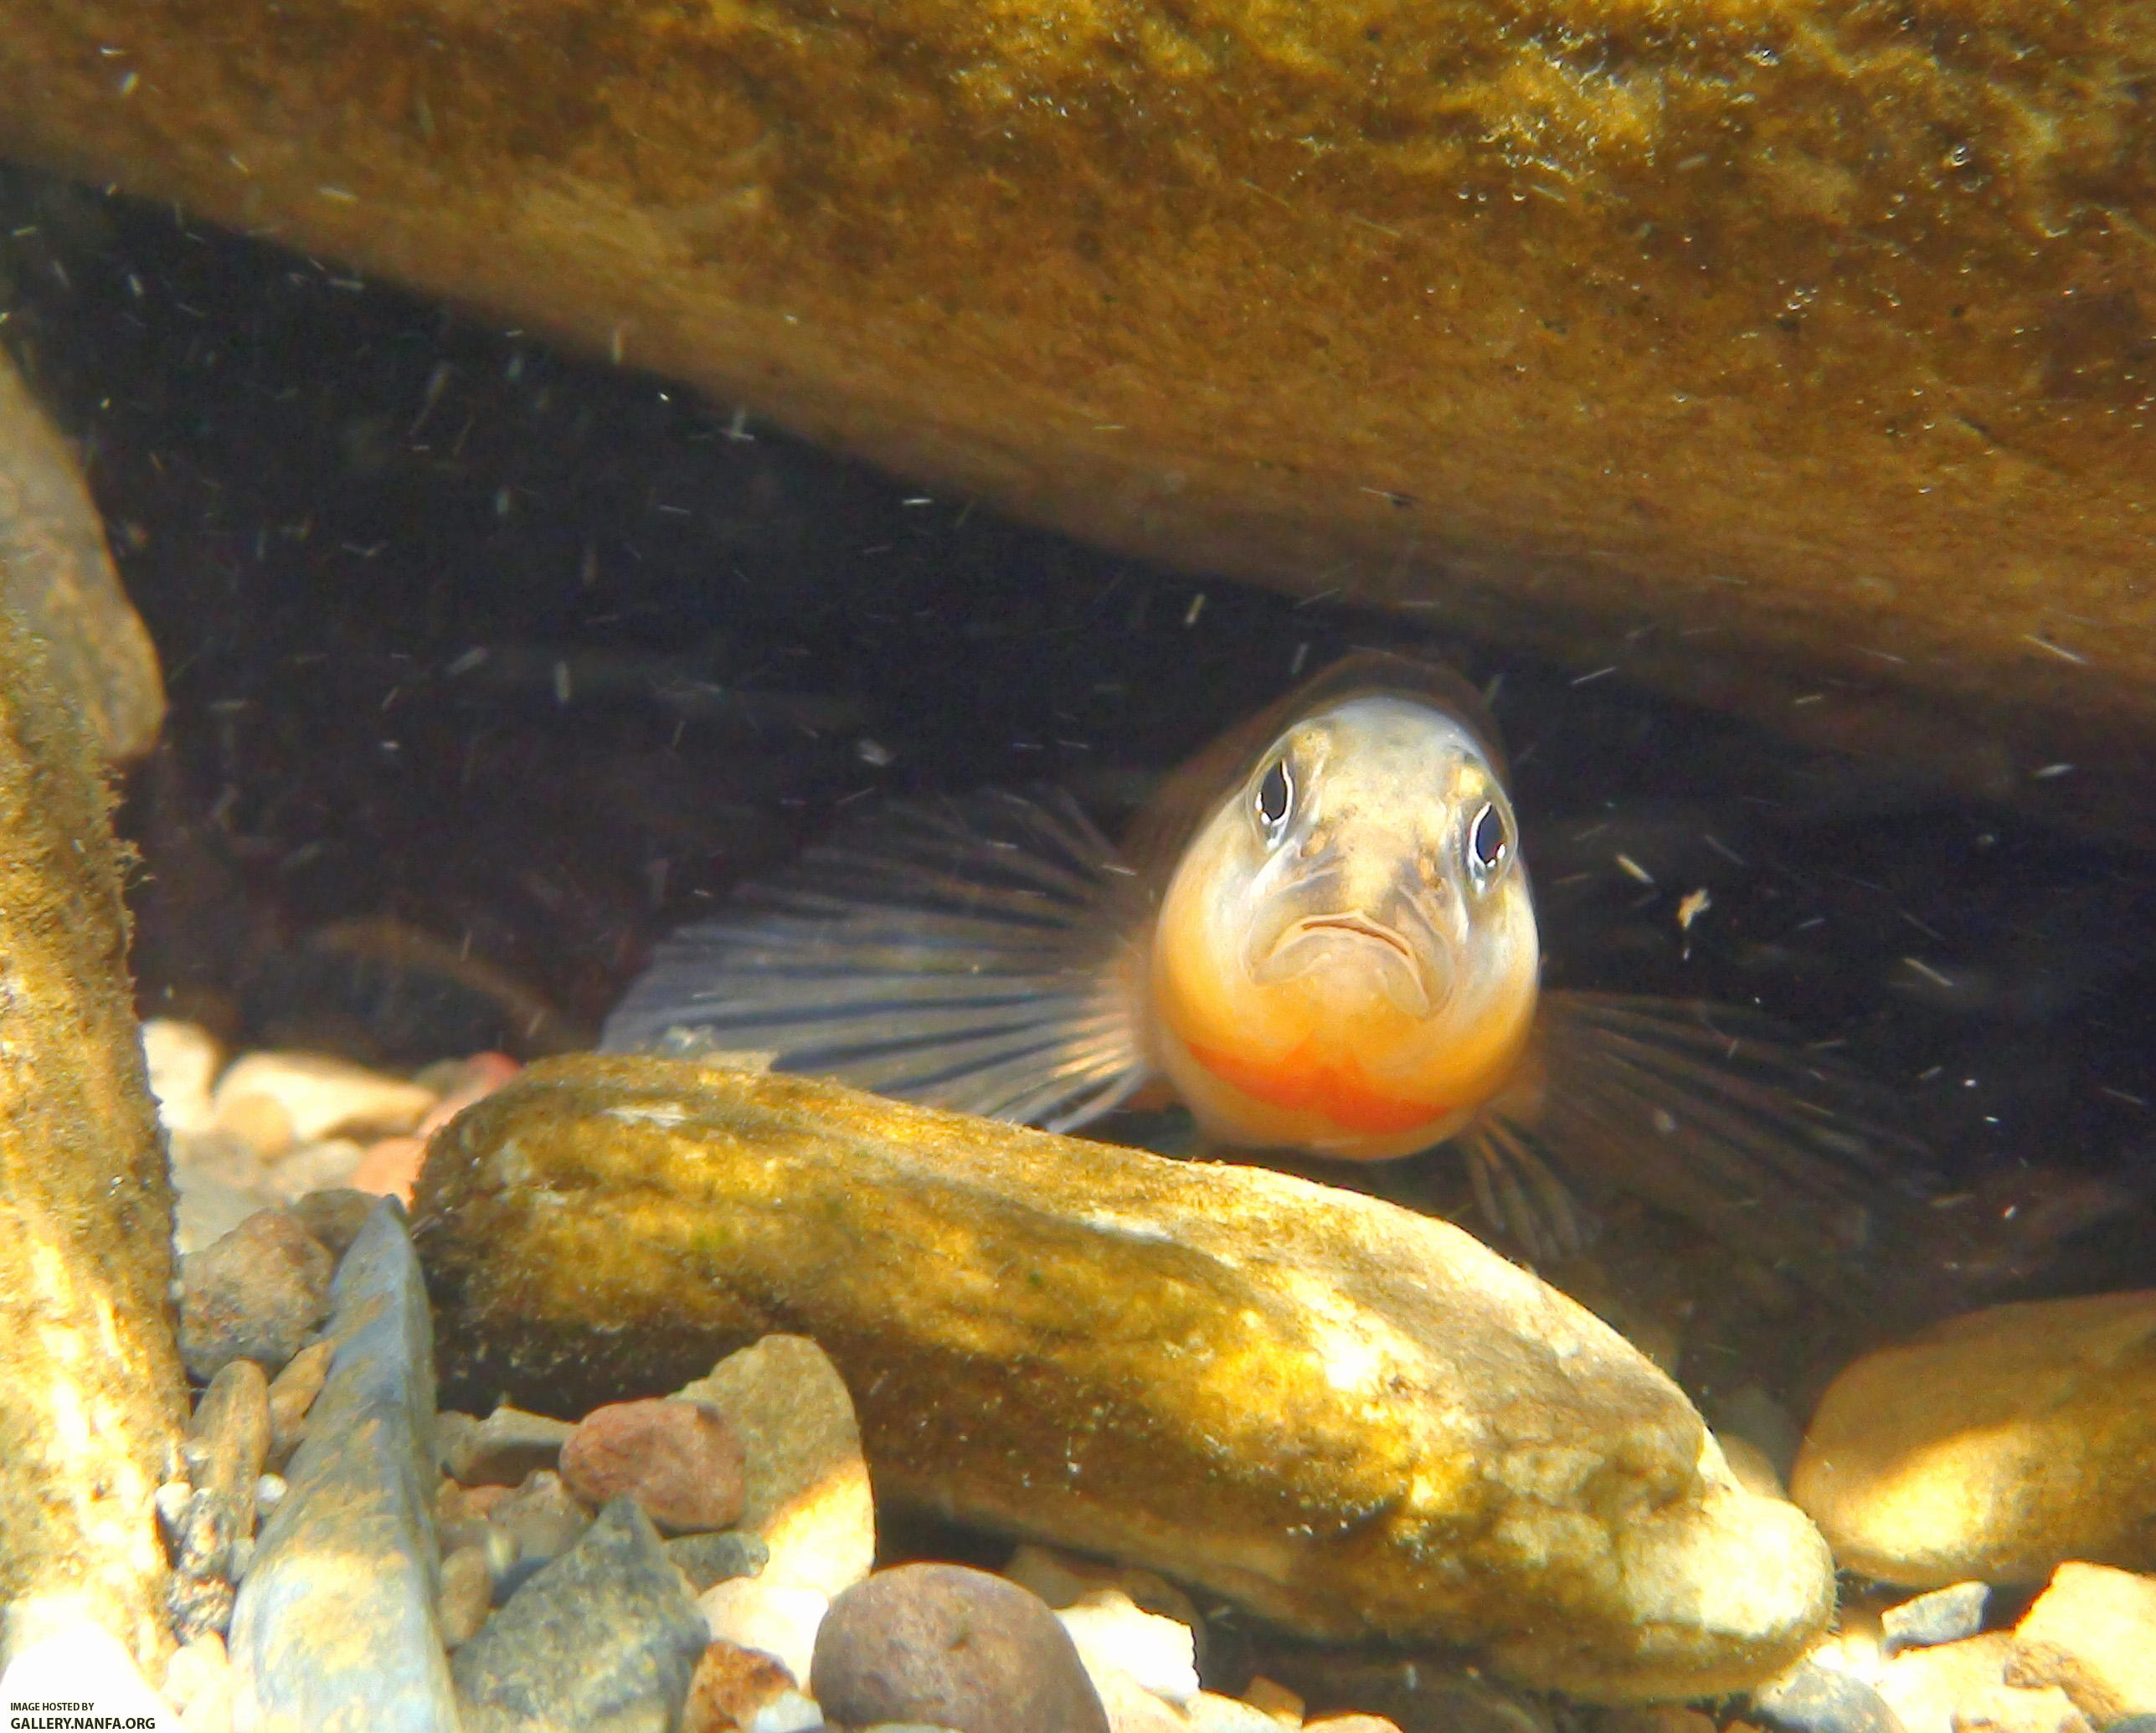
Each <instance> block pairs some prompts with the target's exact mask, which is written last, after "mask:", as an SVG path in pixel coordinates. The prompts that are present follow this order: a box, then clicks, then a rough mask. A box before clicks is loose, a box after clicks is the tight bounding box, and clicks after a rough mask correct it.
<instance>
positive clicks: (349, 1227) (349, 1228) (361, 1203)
mask: <svg viewBox="0 0 2156 1733" xmlns="http://www.w3.org/2000/svg"><path fill="white" fill-rule="evenodd" d="M380 1201H381V1199H380V1198H379V1197H378V1196H376V1195H374V1194H373V1193H370V1192H366V1191H362V1190H360V1189H359V1188H358V1186H356V1185H332V1186H328V1187H326V1188H325V1189H323V1190H320V1191H309V1192H305V1193H302V1194H301V1196H298V1197H296V1198H294V1199H293V1200H292V1213H293V1214H294V1215H295V1216H298V1217H299V1218H300V1226H302V1227H304V1228H306V1231H307V1232H309V1233H311V1234H312V1235H313V1236H314V1237H316V1239H318V1240H320V1241H321V1242H322V1244H323V1245H325V1246H327V1247H329V1252H330V1256H331V1257H343V1256H344V1253H345V1250H346V1248H347V1247H349V1246H350V1245H351V1244H352V1242H353V1241H354V1240H356V1239H358V1237H359V1230H360V1229H361V1228H363V1227H364V1226H366V1225H367V1218H368V1216H371V1215H373V1213H374V1206H375V1205H376V1204H378V1203H379V1202H380Z"/></svg>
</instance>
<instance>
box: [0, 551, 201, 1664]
mask: <svg viewBox="0 0 2156 1733" xmlns="http://www.w3.org/2000/svg"><path fill="white" fill-rule="evenodd" d="M10 558H12V556H11V555H10V554H9V553H8V550H7V548H5V547H4V546H0V563H6V562H8V560H9V559H10ZM75 712H76V707H75V706H74V705H73V704H71V703H69V702H64V701H63V699H62V698H61V697H60V696H59V694H58V692H56V691H55V689H54V686H53V685H52V684H51V683H50V681H49V678H48V674H47V670H46V667H45V665H44V657H43V656H41V655H39V653H38V652H37V651H36V650H35V649H34V648H33V645H31V644H30V642H29V640H28V635H26V634H25V633H24V632H23V630H22V629H21V627H20V625H19V624H18V616H16V615H13V614H12V613H9V612H8V610H7V609H6V608H5V607H4V606H0V1605H4V1607H5V1612H6V1623H5V1627H4V1629H0V1662H4V1661H5V1659H6V1658H7V1653H8V1652H12V1651H13V1649H14V1648H17V1647H18V1646H20V1645H23V1644H26V1643H32V1642H35V1641H37V1640H39V1638H43V1637H46V1636H49V1635H52V1634H54V1633H57V1632H61V1631H64V1630H65V1629H67V1628H70V1627H73V1626H75V1625H76V1624H78V1623H80V1622H88V1623H90V1624H92V1625H95V1626H97V1627H99V1628H102V1629H103V1630H105V1631H106V1632H109V1633H111V1635H112V1636H114V1637H116V1638H118V1639H119V1640H120V1642H121V1643H122V1644H123V1645H124V1646H125V1647H126V1648H127V1649H128V1650H129V1651H130V1653H132V1654H133V1655H134V1657H135V1658H136V1661H137V1662H138V1663H139V1664H142V1667H143V1669H144V1671H145V1672H146V1673H147V1674H149V1675H150V1676H152V1677H157V1676H158V1675H159V1674H162V1671H163V1664H164V1656H165V1653H166V1652H167V1650H168V1649H169V1648H170V1646H171V1642H172V1638H171V1634H170V1633H169V1631H168V1630H167V1626H166V1623H165V1617H164V1579H165V1559H164V1553H163V1550H162V1548H161V1547H160V1546H159V1545H158V1541H157V1519H156V1516H155V1514H154V1511H153V1509H152V1503H151V1500H152V1495H153V1494H154V1493H155V1491H156V1489H157V1485H158V1484H159V1483H160V1482H162V1481H164V1480H166V1479H167V1478H170V1477H171V1476H172V1473H175V1472H176V1470H177V1468H178V1462H179V1445H180V1427H181V1426H182V1425H183V1423H184V1422H185V1420H186V1417H187V1406H186V1401H185V1386H184V1385H183V1381H182V1379H181V1375H180V1363H179V1355H178V1347H177V1345H176V1344H175V1342H174V1340H173V1334H172V1329H173V1319H172V1307H171V1302H170V1298H169V1291H170V1288H171V1283H172V1196H171V1190H170V1188H169V1186H168V1185H167V1182H166V1178H165V1162H164V1152H163V1149H162V1145H161V1144H160V1142H159V1140H158V1137H157V1116H156V1112H155V1109H154V1108H153V1106H152V1103H151V1099H150V1093H149V1090H148V1088H147V1085H146V1083H145V1081H144V1076H143V1067H142V1046H141V1044H140V1043H139V1041H137V1039H136V1023H135V1015H134V1005H133V1003H132V995H131V993H130V991H129V990H128V984H127V972H126V949H127V919H126V911H125V909H124V908H123V906H122V904H121V895H120V871H119V859H118V856H117V853H116V851H115V849H114V846H113V841H112V830H111V825H110V824H109V822H108V821H107V820H106V816H105V804H106V797H105V786H104V783H103V779H102V777H101V774H100V770H99V767H98V764H97V759H96V756H95V744H94V743H93V742H92V741H91V740H90V738H89V735H88V732H87V731H86V730H85V729H84V728H80V726H79V725H78V723H77V721H76V714H75Z"/></svg>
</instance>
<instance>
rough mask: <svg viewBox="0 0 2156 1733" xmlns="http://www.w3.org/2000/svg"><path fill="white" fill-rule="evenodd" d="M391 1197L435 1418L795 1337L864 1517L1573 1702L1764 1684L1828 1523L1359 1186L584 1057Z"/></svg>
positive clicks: (1780, 1657)
mask: <svg viewBox="0 0 2156 1733" xmlns="http://www.w3.org/2000/svg"><path fill="white" fill-rule="evenodd" d="M418 1208H419V1216H418V1220H417V1224H416V1227H415V1232H416V1235H417V1237H418V1240H419V1244H420V1246H421V1248H422V1254H423V1256H424V1257H425V1260H426V1262H427V1263H428V1266H429V1270H430V1280H431V1282H432V1283H433V1286H434V1288H435V1299H436V1304H437V1307H438V1317H439V1319H440V1338H441V1347H442V1353H443V1355H444V1370H445V1376H446V1378H447V1380H448V1384H449V1389H450V1392H451V1399H452V1400H453V1399H454V1396H455V1391H458V1390H459V1389H460V1388H462V1387H465V1386H470V1387H472V1388H484V1389H485V1390H487V1391H507V1392H508V1393H509V1394H510V1395H511V1396H512V1397H514V1398H515V1399H517V1400H519V1401H524V1402H526V1403H527V1404H528V1405H531V1406H551V1407H553V1408H556V1409H557V1410H561V1409H563V1408H564V1407H566V1408H568V1409H571V1410H573V1409H574V1408H576V1407H578V1406H588V1405H589V1404H591V1403H593V1402H596V1401H605V1400H607V1399H609V1398H610V1397H616V1396H623V1395H629V1394H635V1393H641V1392H646V1391H660V1390H666V1389H671V1388H672V1387H674V1386H676V1385H677V1384H678V1383H679V1382H680V1381H681V1380H682V1376H683V1375H684V1374H685V1373H686V1372H689V1371H693V1370H701V1369H702V1367H703V1366H705V1365H708V1364H709V1363H710V1362H711V1360H713V1358H714V1357H715V1355H717V1354H718V1353H720V1352H723V1351H725V1350H727V1349H728V1348H729V1347H732V1346H733V1345H738V1344H740V1343H743V1342H746V1341H749V1340H754V1339H755V1338H757V1337H759V1336H760V1335H763V1334H766V1333H767V1332H769V1331H771V1330H774V1329H781V1328H783V1329H790V1330H793V1331H796V1332H799V1333H800V1334H807V1335H810V1336H813V1337H814V1338H815V1339H816V1341H817V1342H818V1343H819V1344H821V1345H822V1347H823V1348H824V1349H825V1350H826V1352H828V1353H829V1354H830V1355H831V1359H832V1360H833V1361H834V1362H835V1363H836V1365H837V1366H838V1369H839V1370H840V1372H841V1375H842V1376H844V1377H845V1379H846V1384H847V1386H848V1388H849V1389H850V1390H851V1391H852V1393H853V1395H854V1398H855V1401H856V1402H857V1404H858V1406H859V1410H860V1415H861V1422H862V1436H863V1440H864V1442H865V1443H866V1446H867V1454H868V1460H869V1464H870V1468H871V1470H872V1473H873V1474H874V1475H875V1477H876V1480H877V1490H878V1493H879V1494H880V1495H882V1496H883V1497H885V1498H891V1499H897V1500H898V1501H899V1502H901V1503H902V1504H911V1505H913V1506H914V1507H916V1508H924V1509H929V1510H933V1511H936V1512H939V1513H943V1514H949V1515H955V1516H957V1517H960V1518H962V1519H964V1520H968V1521H972V1522H976V1523H981V1524H985V1525H991V1526H995V1527H999V1528H1002V1529H1005V1530H1011V1531H1013V1532H1017V1533H1021V1534H1027V1535H1035V1536H1037V1537H1040V1538H1044V1539H1048V1540H1057V1541H1061V1542H1063V1543H1065V1544H1067V1545H1072V1546H1074V1547H1077V1548H1079V1549H1081V1550H1088V1551H1092V1552H1097V1553H1104V1554H1109V1555H1113V1556H1122V1557H1125V1558H1129V1559H1131V1560H1134V1561H1140V1562H1142V1563H1145V1564H1149V1565H1151V1566H1155V1567H1157V1568H1159V1569H1160V1570H1162V1571H1167V1572H1168V1573H1170V1574H1171V1575H1173V1576H1178V1577H1181V1578H1183V1579H1185V1580H1186V1581H1191V1582H1194V1583H1199V1584H1202V1585H1204V1586H1207V1587H1208V1588H1210V1589H1212V1590H1213V1591H1215V1592H1218V1593H1220V1594H1222V1595H1224V1596H1227V1597H1230V1598H1231V1599H1232V1600H1234V1601H1236V1602H1239V1603H1241V1604H1242V1605H1243V1606H1245V1607H1249V1608H1252V1609H1253V1610H1255V1611H1257V1612H1260V1613H1262V1614H1263V1615H1265V1616H1267V1617H1270V1618H1273V1619H1275V1620H1278V1621H1279V1622H1283V1623H1284V1624H1286V1625H1288V1626H1290V1627H1292V1628H1296V1629H1298V1630H1301V1631H1304V1632H1306V1633H1310V1634H1313V1635H1318V1636H1324V1637H1337V1638H1349V1637H1356V1636H1363V1635H1370V1634H1374V1633H1382V1634H1385V1635H1387V1636H1391V1637H1393V1638H1400V1639H1402V1640H1404V1641H1408V1642H1415V1641H1431V1640H1438V1639H1454V1640H1462V1641H1467V1642H1470V1643H1476V1644H1478V1645H1479V1646H1481V1647H1482V1648H1484V1649H1485V1651H1486V1653H1487V1654H1488V1655H1489V1657H1490V1659H1491V1660H1492V1661H1493V1662H1494V1663H1495V1664H1496V1665H1498V1666H1499V1667H1500V1668H1501V1669H1504V1670H1505V1672H1507V1673H1509V1674H1513V1675H1514V1676H1515V1677H1518V1678H1520V1679H1524V1680H1527V1681H1530V1682H1533V1683H1538V1684H1549V1685H1556V1686H1561V1687H1563V1688H1565V1689H1569V1690H1572V1691H1575V1692H1577V1693H1579V1694H1583V1695H1587V1696H1592V1697H1609V1698H1625V1697H1633V1696H1654V1695H1660V1694H1673V1695H1685V1694H1701V1693H1707V1692H1714V1691H1720V1690H1726V1689H1737V1688H1739V1687H1742V1686H1743V1685H1746V1684H1752V1683H1754V1682H1756V1681H1757V1680H1758V1679H1762V1678H1763V1677H1765V1676H1766V1675H1768V1674H1771V1673H1773V1671H1775V1670H1776V1669H1777V1668H1778V1667H1779V1666H1783V1665H1786V1664H1788V1661H1789V1660H1791V1659H1792V1658H1794V1656H1795V1654H1796V1653H1798V1650H1799V1649H1801V1648H1802V1647H1803V1645H1804V1642H1805V1641H1806V1640H1807V1638H1809V1636H1811V1635H1812V1634H1814V1633H1816V1632H1817V1631H1818V1629H1819V1628H1820V1627H1821V1626H1822V1625H1823V1624H1824V1621H1825V1619H1826V1617H1827V1616H1828V1613H1829V1611H1830V1609H1831V1607H1832V1602H1833V1586H1832V1573H1831V1566H1830V1565H1829V1560H1828V1558H1827V1555H1826V1550H1825V1548H1824V1545H1822V1543H1821V1542H1820V1540H1819V1536H1818V1535H1817V1534H1816V1533H1815V1532H1814V1530H1812V1529H1811V1527H1810V1525H1809V1524H1808V1523H1807V1522H1806V1521H1805V1520H1804V1518H1803V1517H1802V1515H1801V1514H1799V1513H1798V1511H1797V1510H1796V1509H1794V1508H1793V1507H1792V1506H1790V1505H1788V1504H1783V1503H1781V1502H1779V1501H1778V1500H1773V1499H1760V1498H1757V1497H1754V1496H1752V1494H1747V1493H1745V1492H1743V1491H1742V1490H1740V1489H1738V1488H1737V1485H1736V1484H1735V1483H1734V1481H1733V1480H1732V1479H1731V1477H1730V1476H1729V1474H1728V1472H1727V1470H1726V1467H1725V1466H1724V1463H1723V1462H1722V1458H1721V1452H1720V1450H1719V1448H1717V1447H1716V1446H1715V1445H1714V1443H1713V1442H1712V1441H1711V1438H1710V1437H1709V1436H1708V1434H1707V1432H1706V1429H1705V1427H1703V1425H1702V1424H1701V1421H1700V1419H1699V1417H1698V1416H1697V1415H1695V1413H1694V1412H1692V1410H1691V1408H1690V1406H1689V1405H1688V1404H1687V1403H1686V1402H1685V1399H1684V1397H1683V1396H1682V1395H1681V1394H1680V1392H1679V1391H1678V1390H1677V1388H1676V1386H1675V1385H1673V1384H1671V1383H1670V1381H1668V1380H1667V1379H1666V1378H1665V1377H1664V1376H1663V1375H1662V1374H1661V1373H1660V1372H1659V1371H1657V1370H1655V1369H1654V1366H1653V1365H1651V1364H1650V1363H1649V1361H1648V1360H1646V1359H1645V1358H1644V1356H1643V1355H1639V1353H1638V1352H1637V1351H1636V1350H1634V1349H1632V1348H1631V1347H1630V1346H1629V1345H1627V1344H1626V1343H1625V1342H1624V1341H1623V1339H1622V1338H1620V1337H1619V1336H1618V1335H1617V1334H1615V1333H1614V1332H1613V1331H1611V1330H1610V1329H1608V1328H1607V1327H1606V1326H1605V1325H1603V1324H1601V1323H1600V1322H1599V1321H1598V1320H1597V1319H1594V1318H1593V1316H1592V1315H1591V1314H1588V1313H1587V1312H1586V1311H1584V1310H1583V1309H1581V1308H1580V1307H1578V1306H1577V1305H1575V1304H1573V1303H1572V1302H1571V1301H1570V1300H1568V1299H1567V1298H1564V1297H1563V1296H1562V1295H1561V1294H1559V1293H1557V1292H1556V1291H1555V1290H1554V1289H1552V1288H1549V1287H1547V1286H1546V1285H1545V1284H1544V1283H1541V1282H1540V1281H1539V1280H1537V1279H1536V1278H1534V1277H1533V1276H1531V1275H1530V1274H1528V1273H1526V1271H1524V1270H1521V1269H1520V1268H1516V1267H1515V1266H1514V1265H1512V1264H1510V1263H1508V1262H1505V1260H1503V1259H1502V1258H1500V1257H1497V1256H1496V1255H1495V1253H1493V1252H1490V1251H1488V1250H1486V1249H1485V1247H1482V1246H1481V1245H1479V1243H1478V1242H1475V1241H1474V1240H1473V1239H1472V1238H1470V1237H1469V1236H1468V1235H1466V1234H1464V1233H1463V1232H1459V1230H1458V1229H1456V1228H1454V1227H1452V1226H1448V1224H1445V1223H1443V1222H1441V1221H1434V1220H1431V1219H1429V1218H1427V1217H1423V1216H1417V1215H1414V1214H1412V1213H1410V1212H1408V1211H1404V1210H1401V1209H1399V1208H1397V1207H1395V1206H1392V1205H1388V1204H1385V1203H1382V1202H1380V1201H1376V1200H1373V1199H1370V1198H1366V1197H1363V1196H1358V1195H1355V1194H1351V1193H1346V1192H1340V1191H1335V1190H1331V1189H1330V1188H1327V1187H1324V1186H1320V1185H1312V1184H1310V1183H1309V1182H1307V1181H1303V1180H1294V1179H1290V1178H1289V1177H1286V1176H1284V1175H1279V1174H1276V1173H1273V1172H1270V1171H1268V1170H1260V1169H1254V1168H1245V1167H1238V1166H1231V1165H1207V1164H1197V1163H1181V1162H1174V1161H1169V1160H1162V1159H1160V1158H1158V1157H1155V1156H1150V1155H1146V1154H1140V1153H1138V1152H1135V1151H1133V1150H1129V1149H1119V1148H1116V1147H1113V1146H1110V1145H1106V1144H1093V1143H1088V1142H1082V1141H1078V1140H1076V1139H1064V1138H1057V1137H1052V1136H1049V1135H1047V1134H1042V1133H1037V1132H1032V1131H1026V1130H1021V1129H1013V1128H1011V1127H1007V1126H1003V1125H998V1124H993V1123H991V1122H987V1121H981V1120H975V1119H970V1118H965V1117H962V1116H959V1115H954V1114H949V1113H938V1112H933V1111H929V1110H927V1109H924V1108H913V1107H908V1106H905V1105H902V1104H899V1103H892V1102H887V1101H882V1100H878V1099H877V1098H872V1097H870V1096H867V1095H863V1094H860V1093H857V1092H854V1091H851V1090H847V1089H844V1088H839V1087H837V1086H836V1085H832V1084H828V1083H823V1082H816V1081H813V1080H810V1079H806V1078H801V1077H767V1076H757V1075H753V1074H750V1073H748V1072H738V1071H724V1070H719V1069H716V1068H712V1069H703V1068H699V1067H694V1066H692V1065H682V1064H675V1063H671V1062H666V1061H661V1060H653V1059H641V1058H636V1059H630V1058H609V1059H599V1058H581V1059H569V1060H560V1061H548V1062H545V1063H543V1064H542V1065H540V1066H538V1067H534V1068H533V1070H532V1071H531V1072H527V1074H526V1075H525V1077H523V1078H522V1079H520V1080H519V1081H517V1082H514V1083H512V1084H511V1085H510V1086H509V1087H508V1088H506V1089H504V1090H502V1092H500V1093H498V1094H497V1095H495V1096H493V1097H491V1098H489V1099H488V1100H486V1101H485V1102H482V1103H480V1104H479V1105H477V1106H476V1107H474V1108H471V1109H469V1110H467V1111H466V1113H463V1114H462V1115H461V1116H460V1117H459V1118H457V1119H455V1121H453V1122H452V1123H451V1124H450V1126H449V1127H447V1128H446V1129H445V1130H443V1131H442V1132H441V1133H440V1134H438V1135H437V1137H436V1139H435V1143H434V1144H433V1146H432V1149H431V1150H430V1156H429V1160H428V1165H427V1167H426V1169H425V1172H424V1174H423V1175H422V1177H421V1180H420V1187H419V1200H418Z"/></svg>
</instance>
